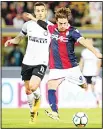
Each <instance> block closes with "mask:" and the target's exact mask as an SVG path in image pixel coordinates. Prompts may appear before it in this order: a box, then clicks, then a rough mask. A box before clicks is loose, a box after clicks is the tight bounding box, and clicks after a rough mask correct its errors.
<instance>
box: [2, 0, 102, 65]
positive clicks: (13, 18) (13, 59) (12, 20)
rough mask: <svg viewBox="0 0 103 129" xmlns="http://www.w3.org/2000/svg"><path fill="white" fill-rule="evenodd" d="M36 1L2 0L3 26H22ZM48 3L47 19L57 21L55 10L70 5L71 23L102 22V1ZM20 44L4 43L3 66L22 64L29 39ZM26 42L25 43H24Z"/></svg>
mask: <svg viewBox="0 0 103 129" xmlns="http://www.w3.org/2000/svg"><path fill="white" fill-rule="evenodd" d="M34 4H35V2H27V1H23V2H19V1H18V2H16V1H15V2H14V1H13V2H11V1H8V2H6V1H5V2H1V17H2V28H6V27H8V26H11V27H15V28H20V29H21V28H22V25H23V24H24V22H26V21H27V20H28V19H25V17H24V16H23V12H28V13H32V14H33V13H34ZM45 4H46V5H47V10H48V15H47V20H50V21H51V22H53V23H55V17H54V14H55V11H56V9H58V8H60V7H69V8H70V9H71V12H72V20H71V21H70V22H71V25H73V26H76V27H83V26H86V25H100V24H101V23H102V3H101V2H61V1H57V2H54V1H51V2H45ZM9 38H13V36H12V37H9V36H4V37H2V43H3V44H4V43H5V41H6V40H8V39H9ZM24 40H25V41H22V42H21V43H20V45H16V46H15V45H14V46H13V45H11V47H8V48H5V47H4V45H2V54H3V56H2V65H3V66H21V63H22V59H23V55H24V53H25V48H26V42H27V39H24ZM24 42H25V43H24Z"/></svg>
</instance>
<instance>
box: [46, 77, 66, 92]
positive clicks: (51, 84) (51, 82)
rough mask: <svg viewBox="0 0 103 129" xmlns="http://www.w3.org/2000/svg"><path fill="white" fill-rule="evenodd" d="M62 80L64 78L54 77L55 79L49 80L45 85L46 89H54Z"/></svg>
mask: <svg viewBox="0 0 103 129" xmlns="http://www.w3.org/2000/svg"><path fill="white" fill-rule="evenodd" d="M63 81H64V78H61V79H56V80H49V81H48V83H47V85H48V89H54V90H56V89H57V87H58V86H59V85H60V84H61V83H62V82H63Z"/></svg>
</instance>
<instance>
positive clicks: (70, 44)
mask: <svg viewBox="0 0 103 129" xmlns="http://www.w3.org/2000/svg"><path fill="white" fill-rule="evenodd" d="M48 30H49V33H50V35H51V43H50V49H49V50H50V54H49V68H50V69H68V68H72V67H75V66H77V65H78V63H77V57H76V56H75V53H74V45H75V42H76V41H78V39H79V38H81V37H82V36H81V34H80V33H79V31H78V30H77V29H76V28H74V27H72V26H70V27H68V29H66V31H65V32H60V31H58V29H57V25H48Z"/></svg>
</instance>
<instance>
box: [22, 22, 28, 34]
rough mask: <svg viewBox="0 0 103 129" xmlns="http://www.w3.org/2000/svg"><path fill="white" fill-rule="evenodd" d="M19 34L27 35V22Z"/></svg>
mask: <svg viewBox="0 0 103 129" xmlns="http://www.w3.org/2000/svg"><path fill="white" fill-rule="evenodd" d="M20 33H21V34H23V35H27V22H26V23H24V24H23V27H22V30H21V32H20Z"/></svg>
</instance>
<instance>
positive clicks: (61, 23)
mask: <svg viewBox="0 0 103 129" xmlns="http://www.w3.org/2000/svg"><path fill="white" fill-rule="evenodd" d="M57 24H58V30H59V31H65V30H66V29H67V27H68V19H67V18H58V20H57Z"/></svg>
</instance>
